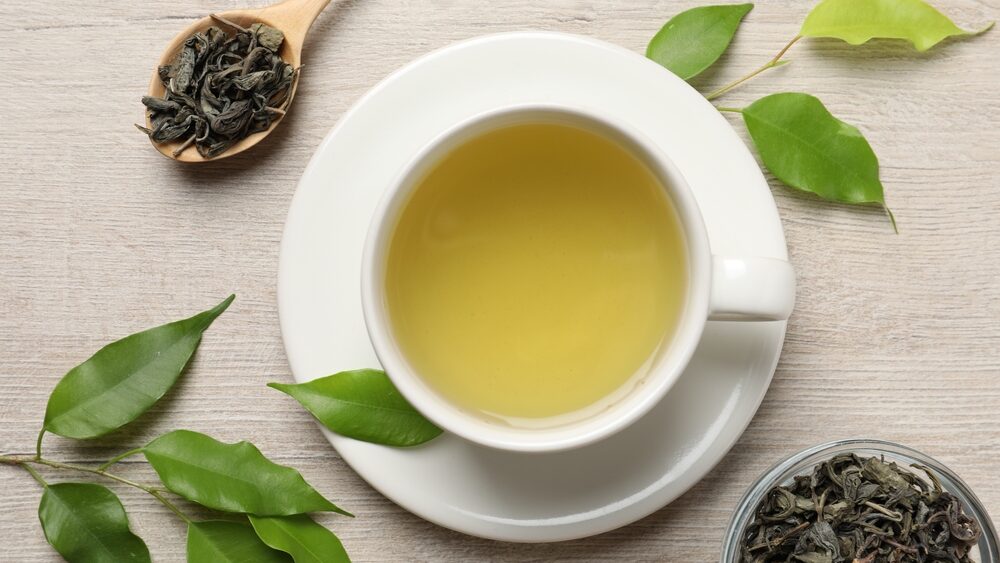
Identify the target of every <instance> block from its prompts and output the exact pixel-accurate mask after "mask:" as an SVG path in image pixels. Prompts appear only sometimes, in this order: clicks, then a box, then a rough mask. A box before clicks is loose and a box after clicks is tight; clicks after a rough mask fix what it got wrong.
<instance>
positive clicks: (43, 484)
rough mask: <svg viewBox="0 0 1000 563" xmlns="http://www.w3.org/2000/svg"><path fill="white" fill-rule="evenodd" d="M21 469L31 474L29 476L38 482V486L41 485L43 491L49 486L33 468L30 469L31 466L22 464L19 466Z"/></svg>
mask: <svg viewBox="0 0 1000 563" xmlns="http://www.w3.org/2000/svg"><path fill="white" fill-rule="evenodd" d="M21 467H23V468H24V470H25V471H27V472H28V473H29V474H31V476H32V477H34V478H35V481H38V484H39V485H41V486H42V488H43V489H45V488H47V487H48V486H49V484H48V483H47V482H45V479H43V478H42V476H41V475H39V473H38V472H37V471H35V468H34V467H32V466H30V465H28V464H23V465H21Z"/></svg>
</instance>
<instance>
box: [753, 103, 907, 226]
mask: <svg viewBox="0 0 1000 563" xmlns="http://www.w3.org/2000/svg"><path fill="white" fill-rule="evenodd" d="M742 113H743V120H744V122H746V126H747V129H748V130H749V131H750V137H751V138H753V142H754V144H755V145H756V146H757V150H758V151H759V152H760V156H761V159H762V160H763V161H764V165H765V166H767V168H768V169H769V170H770V171H771V172H772V173H774V175H775V176H777V177H778V179H780V180H781V181H782V182H784V183H786V184H788V185H789V186H792V187H793V188H798V189H800V190H802V191H806V192H811V193H814V194H816V195H818V196H820V197H821V198H823V199H827V200H830V201H838V202H842V203H878V204H881V205H882V206H883V207H885V196H884V194H883V191H882V182H880V181H879V177H878V158H877V157H876V156H875V152H874V151H872V148H871V146H870V145H869V144H868V141H866V140H865V138H864V137H863V136H862V135H861V132H860V131H858V130H857V128H855V127H852V126H851V125H848V124H847V123H844V122H843V121H840V120H839V119H837V118H836V117H834V116H833V115H831V114H830V112H829V111H827V109H826V107H824V106H823V102H821V101H819V99H818V98H816V97H814V96H810V95H809V94H800V93H795V92H785V93H780V94H771V95H770V96H766V97H764V98H761V99H759V100H757V101H756V102H754V103H753V104H751V105H750V106H749V107H747V108H745V109H744V110H743V111H742ZM886 211H888V208H886ZM891 218H892V216H891V214H890V219H891ZM893 225H894V226H895V221H893Z"/></svg>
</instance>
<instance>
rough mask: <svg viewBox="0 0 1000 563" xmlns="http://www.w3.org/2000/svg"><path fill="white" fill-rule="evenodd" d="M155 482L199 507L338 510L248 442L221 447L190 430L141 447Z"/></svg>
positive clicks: (272, 512) (276, 512)
mask: <svg viewBox="0 0 1000 563" xmlns="http://www.w3.org/2000/svg"><path fill="white" fill-rule="evenodd" d="M143 453H144V454H145V455H146V459H147V460H149V463H150V465H152V466H153V469H154V470H155V471H156V474H157V475H159V476H160V480H161V481H163V484H164V485H166V487H167V488H168V489H170V490H171V491H173V492H174V493H176V494H178V495H180V496H182V497H184V498H186V499H188V500H190V501H192V502H196V503H198V504H200V505H202V506H207V507H208V508H214V509H216V510H224V511H227V512H243V513H248V514H258V515H261V516H288V515H291V514H302V513H305V512H325V511H332V512H339V513H340V514H344V515H346V516H351V514H350V513H349V512H346V511H344V510H341V509H340V508H338V507H337V506H336V505H334V504H333V503H332V502H330V501H328V500H327V499H325V498H323V495H321V494H319V493H318V492H316V490H315V489H313V488H312V487H311V486H310V485H309V483H306V480H305V479H303V478H302V475H300V474H299V472H298V471H296V470H295V469H292V468H291V467H285V466H283V465H278V464H276V463H274V462H272V461H270V460H268V459H267V458H266V457H264V454H262V453H260V450H258V449H257V447H256V446H254V445H253V444H251V443H249V442H237V443H235V444H225V443H223V442H220V441H218V440H216V439H214V438H212V437H210V436H206V435H204V434H200V433H198V432H192V431H190V430H175V431H173V432H170V433H168V434H164V435H163V436H160V437H159V438H157V439H155V440H153V441H152V442H150V443H149V445H148V446H146V447H145V448H143Z"/></svg>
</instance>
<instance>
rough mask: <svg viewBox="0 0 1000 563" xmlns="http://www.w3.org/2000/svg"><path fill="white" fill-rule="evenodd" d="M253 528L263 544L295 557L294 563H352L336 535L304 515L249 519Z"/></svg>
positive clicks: (252, 517) (254, 517)
mask: <svg viewBox="0 0 1000 563" xmlns="http://www.w3.org/2000/svg"><path fill="white" fill-rule="evenodd" d="M250 524H252V525H253V529H254V530H255V531H256V532H257V535H258V536H260V539H261V540H263V542H264V543H266V544H267V545H269V546H271V547H272V548H274V549H280V550H281V551H284V552H286V553H288V554H289V555H291V556H292V559H294V560H295V563H350V561H351V558H350V557H348V556H347V551H345V550H344V546H343V544H341V543H340V540H339V539H337V536H335V535H333V532H331V531H330V530H327V529H326V528H324V527H323V526H320V525H319V524H317V523H316V522H315V521H314V520H313V519H312V518H310V517H309V516H307V515H305V514H298V515H295V516H253V515H251V516H250Z"/></svg>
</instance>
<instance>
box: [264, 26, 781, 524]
mask: <svg viewBox="0 0 1000 563" xmlns="http://www.w3.org/2000/svg"><path fill="white" fill-rule="evenodd" d="M542 101H547V102H556V103H568V104H575V105H578V106H598V107H600V108H602V109H603V110H604V111H606V112H610V113H613V114H617V115H618V116H620V118H621V119H622V120H625V121H626V122H629V123H630V124H631V125H632V126H633V127H636V128H638V129H639V130H640V131H642V132H643V133H645V134H646V135H647V136H648V137H649V138H650V139H652V140H653V141H654V142H656V143H658V144H660V145H661V146H662V148H663V149H664V150H665V152H666V153H667V154H668V155H670V156H671V157H672V158H673V160H674V162H675V163H676V165H677V167H678V168H679V169H680V171H681V172H682V173H683V174H684V176H685V177H686V178H687V180H688V182H689V183H690V185H691V186H692V188H693V189H694V192H695V195H696V197H697V200H698V204H699V205H700V206H701V209H702V211H703V212H704V215H705V223H706V225H707V227H708V233H709V238H710V240H711V245H712V248H713V251H714V252H715V253H717V254H726V255H733V256H769V257H774V258H787V256H786V249H785V241H784V236H783V234H782V230H781V223H780V221H779V219H778V213H777V209H776V208H775V205H774V200H773V199H772V197H771V192H770V190H769V189H768V185H767V183H766V181H765V180H764V177H763V175H762V174H761V171H760V169H759V168H758V167H757V164H756V162H755V161H754V159H753V157H752V156H751V155H750V153H749V152H748V151H747V149H746V147H745V146H744V145H743V143H742V142H741V141H740V139H739V138H738V137H737V135H736V133H735V132H734V131H733V129H732V128H731V127H730V126H729V124H728V123H727V122H726V120H725V119H724V118H723V117H722V116H721V115H720V114H719V113H718V112H717V111H716V110H715V109H713V108H712V106H711V105H710V104H709V103H708V102H706V101H705V99H704V98H703V97H702V96H701V95H699V94H698V93H697V92H696V91H695V90H693V89H692V88H691V87H689V86H688V85H687V84H686V83H685V82H683V81H682V80H680V79H678V78H676V77H675V76H674V75H673V74H671V73H670V72H668V71H666V70H665V69H663V68H662V67H660V66H658V65H656V64H654V63H652V62H650V61H648V60H646V59H645V58H643V57H642V56H640V55H637V54H635V53H632V52H631V51H627V50H625V49H623V48H620V47H617V46H614V45H610V44H607V43H603V42H600V41H596V40H593V39H587V38H583V37H576V36H572V35H563V34H556V33H536V32H532V33H509V34H500V35H491V36H486V37H481V38H478V39H473V40H471V41H466V42H462V43H458V44H455V45H452V46H450V47H447V48H445V49H442V50H439V51H436V52H434V53H431V54H429V55H427V56H424V57H422V58H420V59H418V60H416V61H414V62H413V63H411V64H409V65H407V66H406V67H405V68H403V69H401V70H399V71H397V72H395V73H393V74H392V75H391V76H390V77H389V78H387V79H386V80H384V81H383V82H382V83H381V84H379V85H378V86H376V87H375V88H374V89H372V91H371V92H369V93H368V94H367V95H365V96H364V97H363V98H362V99H361V100H360V101H358V103H357V104H355V106H354V107H353V108H352V109H351V110H350V111H348V112H347V113H346V114H345V115H344V116H343V117H342V118H341V120H340V122H339V123H338V124H337V126H336V127H334V128H333V130H332V131H331V132H330V133H329V134H328V135H327V137H326V139H325V140H324V141H323V143H322V145H320V147H319V149H318V150H317V151H316V154H315V155H314V156H313V158H312V161H311V162H310V163H309V166H308V168H306V171H305V173H304V174H303V176H302V180H301V182H300V183H299V187H298V191H297V192H296V194H295V198H294V199H293V201H292V205H291V210H290V211H289V214H288V223H287V224H286V226H285V234H284V239H283V240H282V245H281V263H280V274H279V285H278V301H279V310H280V316H281V329H282V334H283V337H284V342H285V350H286V351H287V354H288V359H289V362H290V364H291V368H292V372H293V374H294V376H295V379H296V380H298V381H300V382H303V381H308V380H310V379H313V378H316V377H320V376H324V375H328V374H331V373H334V372H337V371H341V370H348V369H356V368H363V367H376V366H378V363H377V360H376V358H375V353H374V352H373V351H372V348H371V345H370V344H369V342H368V336H367V333H366V331H365V326H364V319H363V317H362V313H361V302H360V281H359V278H360V268H361V250H362V244H363V241H364V238H365V234H366V230H367V228H368V222H369V219H370V218H371V215H372V212H373V210H374V208H375V205H376V203H377V202H378V200H379V198H380V197H381V195H382V192H383V190H384V189H385V188H386V186H387V185H388V183H389V182H390V180H391V179H392V177H393V176H394V175H395V174H396V172H397V171H398V169H399V168H400V166H402V165H403V164H404V163H405V162H406V160H407V159H408V158H409V157H410V156H411V155H413V154H414V153H415V152H416V151H418V150H419V149H420V148H421V147H422V146H423V145H424V143H426V142H427V141H429V140H430V139H431V138H432V137H434V136H435V135H437V134H438V133H440V132H442V131H444V130H445V129H448V128H449V127H450V126H452V125H454V124H456V123H458V122H459V121H462V120H464V119H466V118H468V117H470V116H472V115H474V114H478V113H480V112H483V111H485V110H488V109H490V108H494V107H496V106H498V105H502V104H510V103H521V102H542ZM784 332H785V323H745V324H740V323H719V322H714V323H709V325H708V328H707V329H706V331H705V335H704V337H703V339H702V342H701V344H700V346H699V349H698V351H697V352H696V354H695V357H694V360H693V361H692V362H691V365H690V367H689V368H688V369H687V371H686V372H685V373H684V375H683V376H682V377H681V379H680V380H679V382H678V383H677V384H676V386H675V387H674V388H673V389H672V390H671V391H670V393H669V394H668V395H667V397H666V398H665V399H664V401H663V402H662V403H661V404H660V405H659V406H657V407H656V408H655V409H654V410H653V411H652V412H651V413H650V414H649V415H647V416H646V417H645V418H643V419H642V420H640V421H639V422H638V423H636V424H635V425H634V426H632V427H630V428H628V429H627V430H625V431H624V432H622V433H620V434H617V435H615V436H613V437H611V438H609V439H607V440H605V441H603V442H600V443H597V444H594V445H591V446H588V447H585V448H582V449H578V450H573V451H569V452H562V453H556V454H512V453H505V452H500V451H493V450H489V449H485V448H482V447H478V446H474V445H472V444H470V443H467V442H465V441H463V440H461V439H459V438H456V437H454V436H451V435H444V436H442V437H440V438H438V439H436V440H434V441H432V442H430V443H428V444H426V445H425V446H422V447H418V448H414V449H393V448H389V447H382V446H376V445H372V444H367V443H363V442H358V441H354V440H351V439H348V438H343V437H339V436H336V435H334V434H332V433H329V432H327V437H328V438H329V440H330V443H332V444H333V446H334V447H335V448H336V449H337V451H338V452H339V453H340V455H341V456H342V457H343V458H344V460H346V461H347V463H348V464H350V465H351V467H353V468H354V470H355V471H357V472H358V473H359V474H360V475H361V476H362V477H363V478H364V479H365V480H367V481H368V482H369V483H371V485H372V486H373V487H375V488H376V489H378V490H379V491H380V492H381V493H382V494H384V495H385V496H387V497H388V498H390V499H392V500H393V501H395V502H396V503H398V504H399V505H400V506H402V507H403V508H405V509H407V510H409V511H411V512H413V513H414V514H417V515H418V516H421V517H423V518H425V519H427V520H430V521H432V522H435V523H437V524H440V525H442V526H446V527H448V528H451V529H454V530H458V531H460V532H464V533H467V534H471V535H475V536H482V537H486V538H492V539H499V540H506V541H518V542H545V541H559V540H567V539H573V538H580V537H584V536H589V535H593V534H598V533H601V532H605V531H608V530H611V529H614V528H617V527H619V526H623V525H625V524H629V523H631V522H634V521H635V520H638V519H639V518H642V517H643V516H646V515H647V514H649V513H651V512H653V511H655V510H657V509H659V508H660V507H662V506H664V505H665V504H667V503H669V502H671V501H672V500H674V499H675V498H677V497H678V496H680V495H681V494H682V493H683V492H684V491H686V490H687V489H688V488H690V487H691V486H692V485H694V484H695V482H697V481H698V480H699V479H701V478H702V477H703V476H704V475H705V474H706V473H707V472H708V471H709V470H710V469H711V468H712V467H713V466H714V465H715V464H716V463H717V462H718V461H719V460H720V459H721V458H722V456H723V455H725V453H726V452H727V451H728V450H729V448H730V447H731V446H732V445H733V444H734V443H735V442H736V439H737V438H738V437H739V435H740V434H741V433H742V432H743V430H744V428H745V427H746V425H747V424H748V423H749V421H750V419H751V417H752V416H753V414H754V412H756V410H757V407H758V405H759V404H760V401H761V399H762V398H763V396H764V392H765V391H766V390H767V387H768V385H769V384H770V381H771V376H772V375H773V373H774V367H775V365H776V363H777V361H778V355H779V352H780V351H781V344H782V340H783V338H784Z"/></svg>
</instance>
